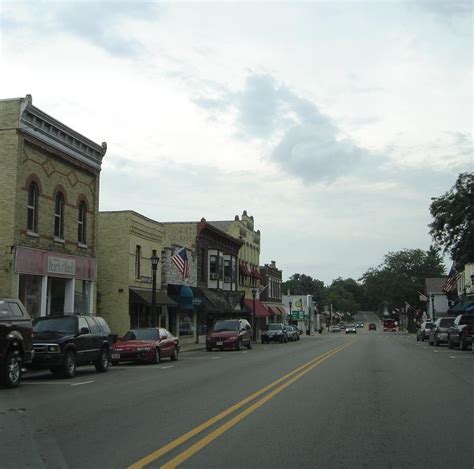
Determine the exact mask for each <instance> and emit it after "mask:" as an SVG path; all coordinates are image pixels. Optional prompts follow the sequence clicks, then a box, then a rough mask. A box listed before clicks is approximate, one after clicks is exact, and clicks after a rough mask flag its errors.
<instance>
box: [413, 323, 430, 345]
mask: <svg viewBox="0 0 474 469" xmlns="http://www.w3.org/2000/svg"><path fill="white" fill-rule="evenodd" d="M432 327H433V322H432V321H431V320H428V321H423V322H422V323H421V324H420V327H419V328H418V330H417V331H416V340H417V341H420V340H421V341H422V342H423V341H425V339H428V338H429V337H430V332H431V328H432Z"/></svg>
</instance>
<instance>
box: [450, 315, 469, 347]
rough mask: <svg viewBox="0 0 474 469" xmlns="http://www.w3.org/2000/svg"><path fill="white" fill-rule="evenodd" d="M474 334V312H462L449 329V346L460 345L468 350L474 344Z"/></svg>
mask: <svg viewBox="0 0 474 469" xmlns="http://www.w3.org/2000/svg"><path fill="white" fill-rule="evenodd" d="M473 334H474V314H472V313H471V314H460V315H459V316H456V319H455V320H454V322H453V325H452V326H451V327H450V328H449V329H448V347H449V348H454V347H459V348H460V349H461V350H467V348H468V347H469V345H472V336H473Z"/></svg>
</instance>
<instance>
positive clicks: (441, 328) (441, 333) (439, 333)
mask: <svg viewBox="0 0 474 469" xmlns="http://www.w3.org/2000/svg"><path fill="white" fill-rule="evenodd" d="M453 322H454V318H438V319H437V320H436V321H435V322H434V325H433V327H432V328H431V330H430V335H429V337H428V344H429V345H436V346H437V347H438V346H439V345H440V344H441V343H443V342H446V343H447V342H448V329H449V328H450V327H451V326H452V325H453Z"/></svg>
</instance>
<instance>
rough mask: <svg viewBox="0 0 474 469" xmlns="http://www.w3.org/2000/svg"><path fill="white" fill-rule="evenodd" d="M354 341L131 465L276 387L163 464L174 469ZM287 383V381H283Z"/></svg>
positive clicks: (137, 468)
mask: <svg viewBox="0 0 474 469" xmlns="http://www.w3.org/2000/svg"><path fill="white" fill-rule="evenodd" d="M352 342H353V341H351V342H349V343H347V344H344V345H341V346H339V347H336V348H334V349H332V350H329V351H328V352H325V353H323V354H322V355H319V356H318V357H316V358H314V359H313V360H311V361H309V362H307V363H305V364H304V365H301V366H299V367H298V368H296V369H294V370H293V371H291V372H290V373H288V374H286V375H285V376H282V377H281V378H279V379H277V380H276V381H274V382H273V383H271V384H269V385H268V386H265V387H263V388H261V389H259V390H258V391H257V392H255V393H253V394H251V395H250V396H248V397H246V398H245V399H242V400H241V401H239V402H237V404H234V405H233V406H231V407H229V408H228V409H226V410H224V411H223V412H221V413H219V414H217V415H216V416H214V417H212V418H211V419H209V420H207V421H206V422H204V423H202V424H201V425H198V426H197V427H196V428H194V429H193V430H191V431H189V432H187V433H185V434H184V435H181V436H180V437H178V438H176V439H175V440H173V441H171V442H170V443H168V444H167V445H165V446H162V447H161V448H159V449H157V450H156V451H153V452H152V453H150V454H149V455H148V456H145V457H144V458H142V459H140V460H139V461H137V462H135V463H133V464H132V465H131V466H129V467H128V469H141V468H143V467H145V466H146V465H148V464H150V463H152V462H153V461H156V460H157V459H159V458H161V457H162V456H164V455H165V454H167V453H169V452H170V451H172V450H174V449H175V448H177V447H178V446H181V445H182V444H183V443H186V442H187V441H188V440H190V439H191V438H193V437H195V436H196V435H199V434H200V433H202V432H203V431H204V430H207V429H208V428H209V427H211V426H212V425H214V424H216V423H217V422H219V421H220V420H222V419H224V418H225V417H227V416H229V415H231V414H232V413H234V412H235V411H237V410H239V409H241V408H242V407H243V406H245V405H246V404H248V403H250V402H252V401H253V400H255V399H257V398H258V397H260V396H261V395H262V394H265V393H266V392H267V391H270V390H271V389H272V388H275V389H273V390H272V391H271V392H269V393H268V394H266V395H265V396H264V397H262V398H261V399H259V400H258V401H256V402H254V403H253V404H252V405H250V406H249V407H247V408H246V409H245V410H243V411H242V412H240V413H239V414H237V415H236V416H235V417H232V418H231V419H230V420H228V421H227V422H226V423H224V424H223V425H221V426H220V427H218V428H217V429H215V430H213V431H212V432H211V433H209V434H208V435H206V436H205V437H203V438H202V439H200V440H199V441H197V442H196V443H195V444H193V445H192V446H190V447H189V448H188V449H186V450H184V451H183V452H182V453H180V454H178V455H177V456H176V457H175V458H173V459H171V460H170V461H168V462H167V463H166V464H164V465H163V466H161V467H162V468H165V469H171V468H175V467H176V466H178V465H179V464H181V463H182V462H184V461H186V460H187V459H189V458H190V457H191V456H193V455H194V454H196V453H197V452H198V451H200V450H201V449H203V448H204V447H205V446H207V445H208V444H209V443H211V442H212V441H214V440H215V439H216V438H218V437H219V436H220V435H222V434H223V433H225V432H226V431H227V430H229V429H230V428H232V427H233V426H235V425H237V423H239V422H240V421H241V420H243V419H244V418H245V417H247V416H248V415H250V414H251V413H252V412H254V411H255V410H257V409H258V408H259V407H261V406H262V405H264V404H265V403H266V402H268V401H269V400H270V399H272V398H273V397H275V396H276V395H277V394H279V393H280V392H282V391H283V390H284V389H286V388H287V387H288V386H290V385H291V384H292V383H294V382H295V381H297V380H298V379H300V378H301V377H302V376H304V375H305V374H306V373H308V372H310V371H311V370H312V369H313V368H315V367H317V366H318V365H320V364H321V363H323V362H324V361H326V360H327V359H328V358H330V357H332V356H333V355H335V354H336V353H338V352H340V351H342V350H344V349H345V348H347V347H349V345H351V344H352ZM281 383H283V384H281Z"/></svg>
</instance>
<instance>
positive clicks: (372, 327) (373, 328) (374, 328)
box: [369, 322, 377, 331]
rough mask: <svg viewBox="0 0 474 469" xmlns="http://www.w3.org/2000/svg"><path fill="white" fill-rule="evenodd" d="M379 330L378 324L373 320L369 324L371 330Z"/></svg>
mask: <svg viewBox="0 0 474 469" xmlns="http://www.w3.org/2000/svg"><path fill="white" fill-rule="evenodd" d="M376 330H377V326H376V325H375V324H374V323H373V322H372V323H370V324H369V331H376Z"/></svg>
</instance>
